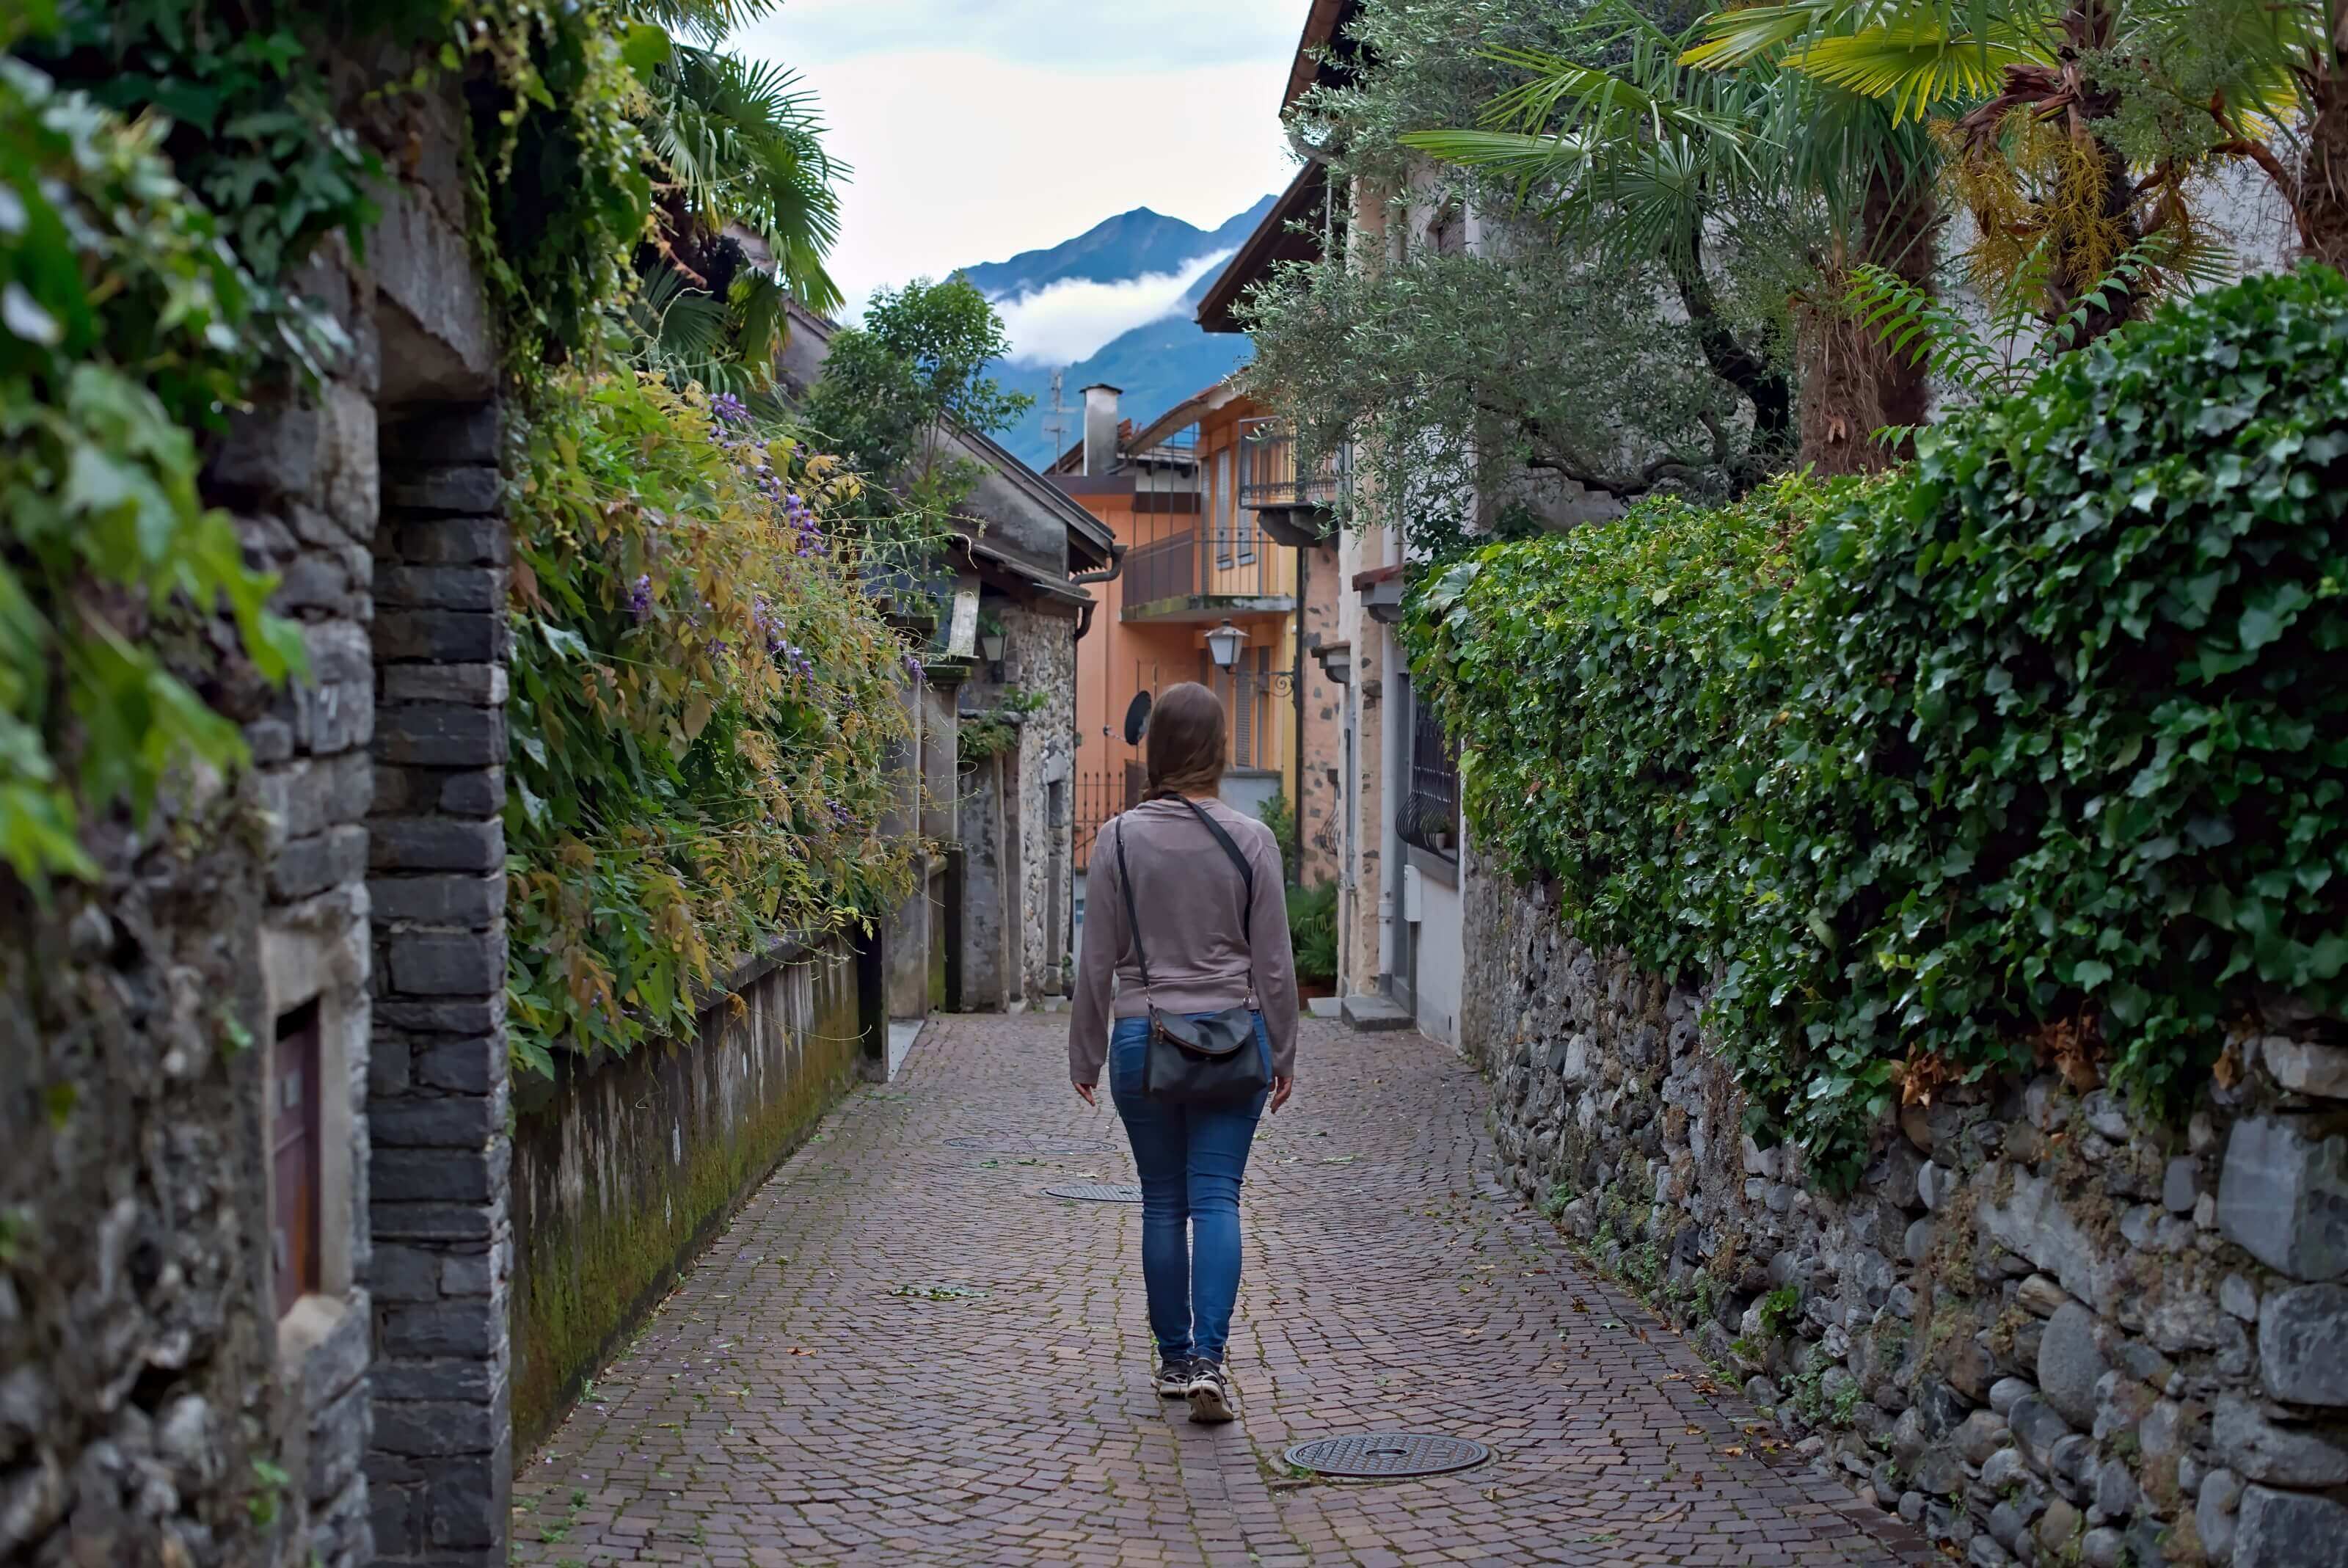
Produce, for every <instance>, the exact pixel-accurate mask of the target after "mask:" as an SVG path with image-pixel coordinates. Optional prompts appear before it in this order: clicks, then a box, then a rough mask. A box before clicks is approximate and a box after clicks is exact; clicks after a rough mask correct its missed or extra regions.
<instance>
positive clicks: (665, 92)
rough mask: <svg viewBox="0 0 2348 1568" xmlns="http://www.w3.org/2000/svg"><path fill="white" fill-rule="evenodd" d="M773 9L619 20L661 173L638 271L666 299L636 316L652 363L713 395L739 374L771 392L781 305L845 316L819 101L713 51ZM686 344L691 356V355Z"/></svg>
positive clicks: (632, 15) (686, 9) (636, 2)
mask: <svg viewBox="0 0 2348 1568" xmlns="http://www.w3.org/2000/svg"><path fill="white" fill-rule="evenodd" d="M775 4H776V0H631V3H630V4H629V5H627V6H626V10H625V13H624V15H625V19H626V21H627V23H628V28H627V36H626V38H625V39H624V41H623V51H624V52H625V53H626V55H627V56H628V57H629V59H630V61H631V63H632V64H633V65H634V67H635V68H636V71H637V74H638V76H639V77H641V78H642V80H643V81H644V88H645V96H646V98H647V100H648V107H647V108H646V109H645V111H644V115H643V120H644V137H645V141H646V143H647V145H648V146H649V147H650V149H651V150H652V155H653V156H652V161H653V162H654V165H655V166H656V167H655V169H654V206H655V210H656V220H657V229H656V232H655V236H654V240H653V242H651V243H650V244H649V245H648V246H647V247H646V249H645V251H644V253H642V254H641V255H640V256H639V260H638V271H639V273H641V274H642V275H643V276H644V279H645V282H646V288H647V291H648V293H653V292H656V293H657V294H658V295H659V299H658V302H657V304H653V303H651V302H650V301H648V302H647V304H646V308H645V309H643V310H638V311H637V312H635V313H634V314H635V315H636V317H637V318H638V321H639V325H647V324H657V331H656V332H655V334H654V336H652V337H650V338H647V340H646V343H645V354H646V356H649V357H650V358H652V359H655V360H659V361H660V362H662V363H664V364H665V365H668V366H670V367H672V368H675V366H678V365H681V364H685V363H691V364H693V365H695V366H698V367H699V372H700V374H698V375H697V376H696V377H695V378H697V379H702V380H705V381H708V380H710V379H711V377H716V378H717V379H720V380H726V381H729V382H731V381H734V380H738V379H740V377H738V376H736V375H734V374H732V372H735V371H739V372H742V373H743V374H745V375H747V377H748V382H749V384H750V385H751V386H753V387H756V386H757V385H761V384H763V383H764V381H765V380H766V379H767V375H766V374H765V373H764V370H763V367H764V366H767V365H768V364H769V362H770V361H771V359H772V357H773V353H774V349H775V346H776V345H777V344H778V341H779V339H780V337H781V335H782V332H783V329H784V325H785V323H786V320H787V317H786V315H785V311H784V305H785V302H786V300H787V299H794V298H795V299H797V300H798V301H799V302H800V303H801V304H805V305H807V306H808V308H809V309H812V310H817V311H831V310H836V309H838V308H839V304H840V303H841V296H840V293H839V285H838V284H835V283H834V282H833V281H832V279H831V276H830V274H829V273H828V272H826V271H825V269H824V257H825V256H826V254H828V253H829V251H830V249H831V247H832V245H833V244H834V243H835V242H837V240H838V239H839V195H838V191H837V189H836V187H837V185H838V183H839V181H843V180H845V179H846V177H847V175H848V168H847V166H846V165H845V164H843V163H841V162H839V160H836V159H834V158H832V157H831V156H830V154H829V152H827V151H826V150H825V148H824V145H823V129H824V127H823V122H822V119H821V117H820V115H819V113H818V111H817V107H816V100H815V95H814V93H813V92H811V91H810V90H808V88H804V87H803V86H801V85H800V83H799V80H798V77H797V76H796V75H795V74H794V73H792V72H790V71H788V70H786V69H784V68H783V67H779V66H776V65H772V64H768V63H764V62H757V61H750V60H745V59H743V58H741V57H738V56H736V55H733V54H730V53H727V52H726V51H725V50H723V49H721V48H720V47H719V45H721V44H722V43H723V42H724V41H725V40H726V37H727V36H729V35H730V34H731V33H732V32H733V31H734V30H735V29H736V28H737V27H739V26H743V25H744V24H746V23H748V22H753V21H756V20H757V19H758V18H760V17H761V16H764V15H767V14H768V13H769V12H771V11H772V10H773V9H774V7H775ZM695 293H697V294H699V296H700V297H699V298H698V299H695V298H692V297H688V296H691V295H693V294H695ZM688 323H689V324H690V328H689V330H686V324H688ZM680 332H683V333H684V335H685V340H686V341H687V342H688V343H689V344H690V347H689V349H688V350H686V351H685V352H683V353H682V354H680V352H679V351H678V350H677V349H676V348H675V340H676V339H677V337H678V335H679V334H680ZM728 367H730V369H729V368H728Z"/></svg>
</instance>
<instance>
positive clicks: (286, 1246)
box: [269, 1001, 324, 1317]
mask: <svg viewBox="0 0 2348 1568" xmlns="http://www.w3.org/2000/svg"><path fill="white" fill-rule="evenodd" d="M318 1036H319V1029H318V1004H317V1003H316V1002H315V1001H310V1002H304V1004H302V1006H298V1007H296V1008H294V1009H293V1011H292V1012H290V1013H284V1014H281V1015H279V1016H278V1019H277V1038H276V1042H275V1046H274V1048H273V1051H272V1052H271V1055H270V1058H269V1109H270V1117H269V1149H270V1161H271V1172H272V1176H273V1181H272V1185H271V1190H270V1215H269V1219H270V1246H271V1258H270V1270H271V1274H272V1276H273V1278H274V1279H275V1281H276V1284H277V1313H278V1315H279V1316H281V1317H282V1316H283V1315H285V1314H286V1313H287V1312H289V1311H291V1310H292V1309H293V1304H294V1303H295V1302H297V1301H299V1300H301V1299H302V1297H303V1296H304V1295H309V1294H311V1293H313V1292H314V1291H316V1290H317V1289H318V1288H319V1283H320V1279H321V1276H322V1274H323V1271H322V1269H321V1268H320V1255H319V1244H318V1243H319V1235H318V1231H319V1218H320V1212H321V1210H322V1209H323V1208H324V1203H323V1202H321V1193H320V1185H321V1182H320V1173H321V1170H322V1167H323V1164H324V1161H323V1159H322V1156H323V1155H324V1149H323V1148H322V1147H321V1138H320V1134H319V1128H318V1111H319V1107H320V1105H321V1104H322V1102H323V1100H324V1095H323V1094H322V1093H321V1089H322V1088H323V1085H322V1084H321V1082H320V1078H319V1072H318Z"/></svg>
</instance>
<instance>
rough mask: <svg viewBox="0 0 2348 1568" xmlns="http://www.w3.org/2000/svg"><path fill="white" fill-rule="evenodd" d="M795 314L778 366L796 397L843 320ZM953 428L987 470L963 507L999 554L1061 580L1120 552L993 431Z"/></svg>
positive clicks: (793, 309) (1099, 526) (1111, 537)
mask: <svg viewBox="0 0 2348 1568" xmlns="http://www.w3.org/2000/svg"><path fill="white" fill-rule="evenodd" d="M789 315H790V335H789V337H788V338H787V339H786V340H785V342H784V345H783V349H782V352H781V354H780V355H778V356H777V368H778V373H779V374H780V376H781V377H782V381H783V385H784V387H785V389H786V390H787V391H788V393H789V394H790V395H791V396H792V397H795V398H796V397H804V396H805V395H806V393H807V390H808V387H812V386H814V385H815V381H816V377H819V376H820V375H821V374H822V373H823V361H824V356H825V355H826V354H827V353H829V347H830V344H831V337H832V334H834V333H836V332H838V331H839V324H838V323H837V322H834V321H831V320H829V319H828V318H827V317H824V316H821V315H817V314H816V313H815V312H813V311H811V310H808V309H806V308H804V307H803V306H801V305H798V304H792V305H791V306H790V310H789ZM949 428H950V432H951V434H952V437H953V442H954V445H956V446H957V447H959V448H960V449H962V455H963V456H964V457H966V458H968V459H970V460H972V461H973V462H975V463H977V464H978V465H979V466H980V467H981V468H983V469H986V470H987V471H986V472H985V473H984V474H983V476H982V477H981V478H980V480H979V482H978V486H977V488H976V489H975V490H973V491H972V493H971V496H970V499H969V500H967V501H965V502H964V503H963V507H964V510H965V511H968V512H970V513H971V514H972V516H971V521H973V522H975V523H978V524H981V525H982V526H983V531H984V533H985V537H986V540H987V543H988V546H989V548H990V552H992V553H995V554H1000V555H1003V556H1004V557H1006V558H1012V557H1015V558H1017V559H1018V560H1020V561H1022V562H1025V564H1026V565H1027V566H1028V567H1029V568H1031V569H1034V570H1035V571H1039V572H1042V573H1047V574H1049V575H1053V576H1057V577H1061V578H1065V577H1066V576H1068V575H1069V574H1071V573H1077V572H1086V571H1091V570H1095V569H1097V568H1099V567H1104V566H1107V564H1108V563H1109V562H1111V561H1112V560H1114V559H1115V558H1116V554H1117V538H1116V535H1115V534H1113V533H1111V532H1110V531H1109V529H1108V526H1107V524H1106V523H1103V522H1102V521H1100V520H1099V519H1097V518H1096V517H1094V516H1093V514H1092V513H1090V512H1088V511H1086V510H1085V509H1084V508H1083V507H1081V506H1079V505H1077V504H1076V502H1075V501H1074V500H1070V499H1069V498H1068V497H1067V496H1066V495H1065V494H1063V493H1062V492H1061V491H1060V490H1059V489H1058V487H1056V486H1055V485H1052V484H1050V483H1048V482H1046V481H1045V479H1044V478H1043V476H1041V475H1040V474H1038V473H1036V471H1035V469H1032V468H1029V467H1028V466H1027V465H1026V464H1025V463H1024V462H1022V461H1020V459H1017V458H1016V457H1014V456H1013V455H1012V454H1011V453H1010V452H1009V451H1007V450H1005V449H1004V448H1003V447H1002V446H1000V445H998V444H997V443H996V442H995V441H994V440H993V439H992V438H989V437H987V436H984V435H983V434H981V433H980V432H978V431H976V430H970V429H965V428H963V427H962V426H960V425H952V426H950V427H949ZM1053 528H1056V529H1057V530H1058V531H1059V537H1058V538H1057V539H1056V540H1054V541H1052V542H1051V544H1050V545H1049V546H1048V547H1047V545H1046V543H1045V533H1046V532H1047V531H1049V530H1051V529H1053Z"/></svg>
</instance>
